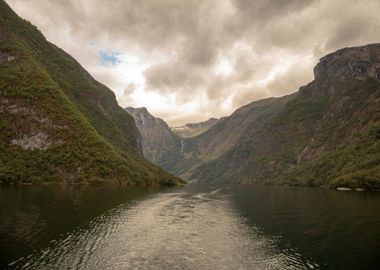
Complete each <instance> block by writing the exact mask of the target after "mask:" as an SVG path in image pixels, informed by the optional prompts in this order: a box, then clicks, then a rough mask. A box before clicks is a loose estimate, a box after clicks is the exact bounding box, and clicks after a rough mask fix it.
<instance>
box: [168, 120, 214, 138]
mask: <svg viewBox="0 0 380 270" xmlns="http://www.w3.org/2000/svg"><path fill="white" fill-rule="evenodd" d="M219 120H220V119H217V118H215V117H211V118H210V119H208V120H206V121H203V122H199V123H187V124H186V125H184V126H179V127H171V130H172V131H173V132H174V133H176V134H177V135H178V136H180V137H182V138H191V137H195V136H198V135H200V134H202V133H203V132H206V131H207V130H209V129H210V128H211V127H213V126H214V125H215V124H216V123H218V122H219Z"/></svg>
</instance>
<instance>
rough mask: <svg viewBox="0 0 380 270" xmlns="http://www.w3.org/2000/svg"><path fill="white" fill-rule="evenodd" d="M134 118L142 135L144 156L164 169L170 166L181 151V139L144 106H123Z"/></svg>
mask: <svg viewBox="0 0 380 270" xmlns="http://www.w3.org/2000/svg"><path fill="white" fill-rule="evenodd" d="M125 111H127V112H128V113H129V114H130V115H131V116H133V118H134V119H135V123H136V126H137V128H138V130H139V132H140V134H141V137H142V150H143V153H144V156H145V157H146V158H147V159H148V160H149V161H151V162H153V163H155V164H157V165H159V166H161V167H162V168H164V169H169V168H171V167H172V166H173V165H174V164H175V163H176V162H177V157H178V156H179V155H180V152H181V144H182V139H181V138H180V137H178V136H177V135H176V134H175V133H173V132H172V131H171V130H170V128H169V126H168V124H167V123H166V122H165V121H163V120H162V119H160V118H156V117H154V116H152V115H151V114H150V113H149V112H148V110H147V109H146V108H144V107H143V108H132V107H128V108H125Z"/></svg>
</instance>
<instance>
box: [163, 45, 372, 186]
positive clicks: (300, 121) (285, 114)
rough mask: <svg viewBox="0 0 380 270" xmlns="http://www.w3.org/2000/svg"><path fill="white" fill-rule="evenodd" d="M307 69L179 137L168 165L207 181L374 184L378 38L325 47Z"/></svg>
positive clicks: (199, 179)
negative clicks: (297, 82) (293, 85)
mask: <svg viewBox="0 0 380 270" xmlns="http://www.w3.org/2000/svg"><path fill="white" fill-rule="evenodd" d="M314 74H315V79H314V80H313V81H312V82H311V83H309V84H308V85H306V86H302V87H300V89H299V90H298V92H296V93H294V94H292V95H289V96H285V97H281V98H270V99H265V100H260V101H255V102H252V103H250V104H248V105H246V106H244V107H242V108H240V109H238V110H237V111H236V112H234V113H233V114H232V115H231V116H229V117H226V118H223V119H222V120H220V121H219V122H218V123H217V124H215V125H214V126H213V127H211V128H210V129H209V130H207V131H206V132H204V133H202V134H200V135H199V136H196V137H193V138H188V139H183V140H182V144H181V150H180V151H179V153H180V154H179V155H177V156H175V157H170V158H171V160H172V159H175V160H177V161H176V163H175V164H174V165H173V166H172V167H170V168H168V169H169V170H170V171H171V172H172V173H174V174H176V175H180V176H182V177H184V178H185V179H187V180H190V181H198V182H207V183H214V182H229V183H231V182H233V183H257V184H263V183H264V184H286V185H310V186H329V187H338V186H344V187H351V188H366V189H380V44H370V45H366V46H361V47H353V48H344V49H341V50H338V51H336V52H334V53H331V54H329V55H327V56H325V57H323V58H322V59H321V60H320V62H319V63H318V64H317V65H316V67H315V68H314ZM175 153H176V154H177V153H178V151H177V152H175Z"/></svg>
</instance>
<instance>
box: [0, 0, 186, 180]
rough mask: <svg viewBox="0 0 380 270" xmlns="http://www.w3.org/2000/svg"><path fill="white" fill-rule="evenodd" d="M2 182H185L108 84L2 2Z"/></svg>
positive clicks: (0, 149) (0, 13)
mask: <svg viewBox="0 0 380 270" xmlns="http://www.w3.org/2000/svg"><path fill="white" fill-rule="evenodd" d="M0 127H1V128H0V182H3V183H20V182H27V183H31V182H42V181H57V182H63V181H65V182H71V183H76V182H112V183H121V184H154V183H155V184H157V183H163V184H170V183H176V182H180V180H179V179H178V178H176V177H173V176H171V175H169V174H167V173H165V172H164V171H162V170H161V169H160V168H158V167H157V166H155V165H152V164H150V163H149V162H147V161H145V160H144V159H143V157H142V155H141V153H142V152H141V147H140V141H139V140H140V136H139V133H138V131H137V128H136V126H135V124H134V121H133V118H132V117H130V116H129V115H128V114H127V113H126V112H125V111H124V110H123V109H122V108H120V107H119V106H118V104H117V102H116V99H115V96H114V94H113V93H112V91H110V90H109V89H108V88H107V87H105V86H104V85H102V84H100V83H99V82H97V81H96V80H94V79H93V78H92V77H91V76H90V75H89V74H88V73H87V72H86V71H85V70H84V69H83V68H82V67H81V66H80V65H79V64H78V63H77V62H76V61H75V60H74V59H73V58H72V57H70V56H69V55H68V54H66V53H65V52H63V51H62V50H61V49H59V48H58V47H56V46H55V45H53V44H51V43H49V42H48V41H46V39H45V38H44V37H43V35H42V34H41V33H40V32H39V31H38V29H37V28H36V27H34V26H33V25H31V24H30V23H29V22H27V21H25V20H23V19H21V18H19V17H18V16H17V15H16V14H15V13H14V12H13V11H12V10H11V9H10V8H9V7H8V5H7V4H6V3H5V2H4V1H3V0H0Z"/></svg>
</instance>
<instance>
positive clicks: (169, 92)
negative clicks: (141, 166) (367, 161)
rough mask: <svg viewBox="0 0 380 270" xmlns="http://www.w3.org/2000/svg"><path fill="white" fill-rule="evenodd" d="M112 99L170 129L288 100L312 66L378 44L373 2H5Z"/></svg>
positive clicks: (376, 4)
mask: <svg viewBox="0 0 380 270" xmlns="http://www.w3.org/2000/svg"><path fill="white" fill-rule="evenodd" d="M7 2H8V3H9V4H10V5H11V7H12V8H14V9H15V10H16V12H18V13H19V14H20V15H21V16H22V17H24V18H26V19H28V20H30V21H31V22H32V23H33V24H35V25H37V26H38V27H39V28H40V29H41V30H42V32H43V33H44V34H45V35H46V36H47V38H48V39H49V40H50V41H52V42H53V43H55V44H57V45H58V46H60V47H62V48H63V49H64V50H66V51H67V52H68V53H70V54H71V55H73V56H74V57H75V58H76V59H78V60H79V62H80V63H81V64H82V65H83V66H84V67H85V68H87V69H88V70H89V71H90V73H91V74H93V76H95V78H97V79H98V80H100V81H102V82H103V83H105V84H106V85H108V86H109V87H110V88H111V89H112V90H114V91H115V93H116V96H117V98H118V101H119V103H120V104H121V105H122V106H125V107H126V106H136V107H137V106H138V107H142V106H145V107H147V108H148V109H149V110H150V111H151V112H152V113H153V114H156V115H157V116H159V117H162V118H163V119H165V120H167V121H168V122H169V124H171V125H182V124H184V123H186V122H187V121H189V122H196V121H202V120H205V119H206V118H208V117H211V116H216V117H220V116H224V115H226V114H230V113H231V112H233V111H234V110H235V109H237V108H238V107H239V106H242V105H244V104H246V103H248V102H250V101H253V100H255V99H259V98H264V97H269V96H279V95H284V94H288V93H291V92H294V91H296V90H297V89H298V87H299V86H301V85H303V84H305V83H307V82H308V81H310V80H312V76H313V75H312V68H313V65H315V63H316V62H317V61H318V59H319V58H320V57H321V56H323V55H325V54H327V53H330V52H332V51H334V50H336V49H339V48H341V47H347V46H355V45H363V44H366V43H373V42H379V39H378V33H377V32H378V29H380V17H379V16H378V10H380V2H379V1H377V0H363V1H355V0H318V1H317V0H281V1H278V0H255V1H251V0H220V1H213V0H198V1H181V0H146V1H134V0H113V1H103V0H82V1H75V0H65V1H60V0H7Z"/></svg>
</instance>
